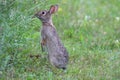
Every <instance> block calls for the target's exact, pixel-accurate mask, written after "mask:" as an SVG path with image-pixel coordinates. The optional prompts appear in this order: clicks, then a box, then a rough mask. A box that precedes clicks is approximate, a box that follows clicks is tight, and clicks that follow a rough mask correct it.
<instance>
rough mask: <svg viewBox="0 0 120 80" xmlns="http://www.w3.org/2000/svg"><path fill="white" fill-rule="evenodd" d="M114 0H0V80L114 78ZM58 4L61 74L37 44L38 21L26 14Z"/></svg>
mask: <svg viewBox="0 0 120 80" xmlns="http://www.w3.org/2000/svg"><path fill="white" fill-rule="evenodd" d="M119 3H120V0H109V1H108V0H61V1H57V0H3V1H0V80H119V79H120V11H119V8H120V4H119ZM52 4H59V8H60V9H59V11H58V12H57V13H56V14H55V15H53V22H54V25H55V26H56V28H57V32H58V34H59V36H60V38H61V40H62V42H63V43H64V45H65V47H66V48H67V50H68V52H69V56H70V60H69V64H68V68H67V71H66V72H63V71H62V70H59V69H56V68H54V67H53V66H51V65H50V63H49V61H48V59H47V53H42V51H41V48H40V38H41V36H40V28H41V22H40V21H39V20H38V19H37V18H32V16H33V15H34V14H35V13H36V12H37V11H38V10H41V9H49V7H50V5H52Z"/></svg>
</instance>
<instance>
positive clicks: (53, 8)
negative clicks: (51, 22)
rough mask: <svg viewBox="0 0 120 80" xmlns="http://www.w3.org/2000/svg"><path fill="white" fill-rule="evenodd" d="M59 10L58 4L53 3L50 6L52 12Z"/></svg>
mask: <svg viewBox="0 0 120 80" xmlns="http://www.w3.org/2000/svg"><path fill="white" fill-rule="evenodd" d="M57 11H58V5H52V6H51V7H50V10H49V12H50V14H53V13H55V12H57Z"/></svg>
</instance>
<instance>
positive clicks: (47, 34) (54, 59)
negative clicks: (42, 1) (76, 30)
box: [35, 5, 68, 70]
mask: <svg viewBox="0 0 120 80" xmlns="http://www.w3.org/2000/svg"><path fill="white" fill-rule="evenodd" d="M57 11H58V5H52V6H51V7H50V9H49V10H43V11H39V12H38V13H36V14H35V16H36V17H37V18H39V19H40V20H41V22H42V29H41V37H42V40H41V46H42V47H43V46H46V48H47V51H48V57H49V60H50V63H51V64H52V65H53V66H55V67H57V68H60V69H63V70H64V69H66V65H67V63H68V52H67V51H66V48H65V47H64V46H63V44H62V43H61V41H60V38H59V37H58V34H57V32H56V29H55V27H54V25H53V23H52V16H51V15H52V14H54V13H55V12H57Z"/></svg>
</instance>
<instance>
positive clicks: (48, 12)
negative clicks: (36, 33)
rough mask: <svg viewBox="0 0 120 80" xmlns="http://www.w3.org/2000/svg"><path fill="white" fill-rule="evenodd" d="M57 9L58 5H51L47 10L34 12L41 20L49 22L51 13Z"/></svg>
mask: <svg viewBox="0 0 120 80" xmlns="http://www.w3.org/2000/svg"><path fill="white" fill-rule="evenodd" d="M57 11H58V5H52V6H51V7H50V9H49V10H43V11H39V12H37V13H36V14H35V16H36V17H37V18H39V19H40V20H41V21H42V22H50V21H51V20H52V19H51V15H52V14H54V13H55V12H57Z"/></svg>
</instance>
